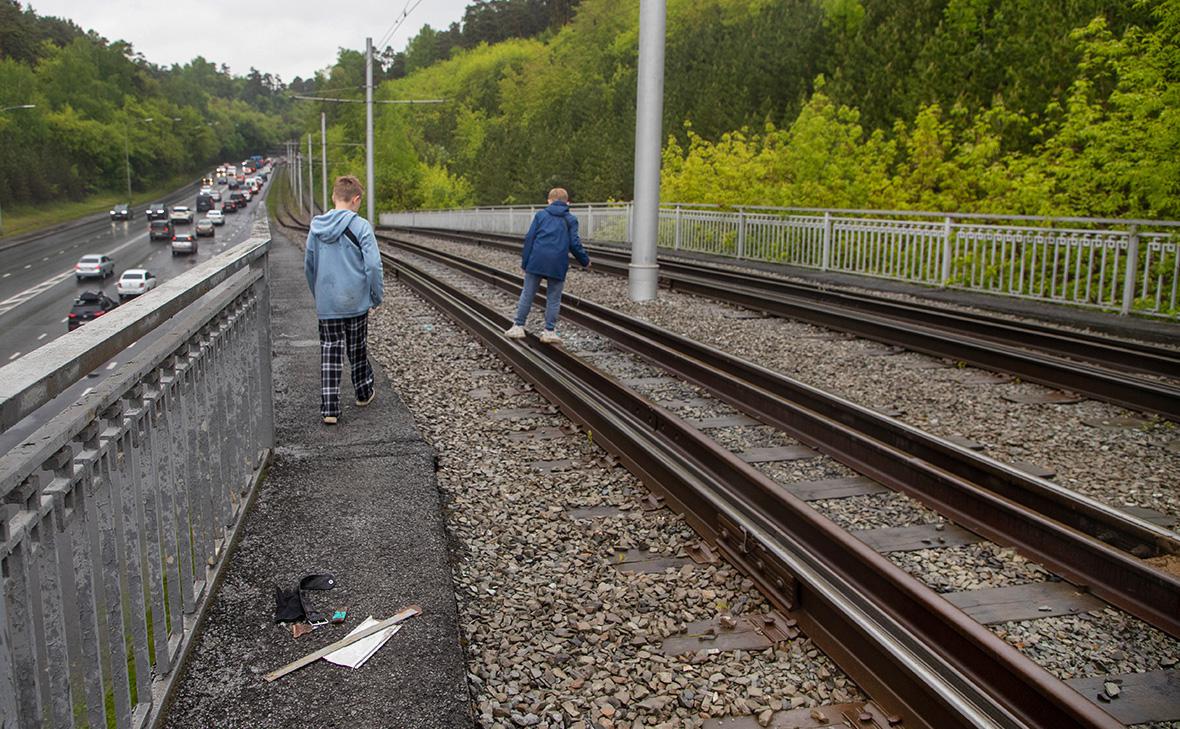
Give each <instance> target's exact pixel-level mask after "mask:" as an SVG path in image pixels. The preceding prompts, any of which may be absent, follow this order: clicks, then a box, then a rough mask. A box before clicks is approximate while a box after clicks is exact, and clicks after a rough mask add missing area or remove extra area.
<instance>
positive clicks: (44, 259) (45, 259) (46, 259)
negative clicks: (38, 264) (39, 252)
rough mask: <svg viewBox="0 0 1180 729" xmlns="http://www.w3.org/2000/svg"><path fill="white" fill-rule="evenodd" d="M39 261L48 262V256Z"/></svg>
mask: <svg viewBox="0 0 1180 729" xmlns="http://www.w3.org/2000/svg"><path fill="white" fill-rule="evenodd" d="M41 260H42V261H48V260H49V256H45V257H44V258H42V259H41Z"/></svg>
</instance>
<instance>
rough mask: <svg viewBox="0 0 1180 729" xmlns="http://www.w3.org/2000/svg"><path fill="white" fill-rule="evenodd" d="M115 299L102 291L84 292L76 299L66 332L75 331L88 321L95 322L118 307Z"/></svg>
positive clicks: (67, 321)
mask: <svg viewBox="0 0 1180 729" xmlns="http://www.w3.org/2000/svg"><path fill="white" fill-rule="evenodd" d="M118 305H119V304H117V303H116V302H115V300H114V299H112V298H111V297H109V296H107V295H106V294H104V293H103V292H101V291H83V292H82V293H80V294H78V298H76V299H74V305H73V306H71V307H70V313H69V315H68V316H67V317H66V331H70V332H72V331H74V330H75V329H77V328H78V327H80V326H82V325H83V324H85V323H86V322H88V321H93V320H95V319H97V318H98V317H100V316H103V315H104V314H106V313H108V312H110V311H111V310H112V309H114V308H115V307H116V306H118Z"/></svg>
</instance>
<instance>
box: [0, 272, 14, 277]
mask: <svg viewBox="0 0 1180 729" xmlns="http://www.w3.org/2000/svg"><path fill="white" fill-rule="evenodd" d="M11 275H12V274H11V273H6V274H4V275H3V276H0V278H8V277H9V276H11Z"/></svg>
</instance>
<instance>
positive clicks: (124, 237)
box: [0, 183, 269, 453]
mask: <svg viewBox="0 0 1180 729" xmlns="http://www.w3.org/2000/svg"><path fill="white" fill-rule="evenodd" d="M268 190H269V183H268V184H267V185H266V186H265V187H264V188H263V194H262V195H257V196H255V197H254V199H253V200H252V201H251V202H250V203H249V204H248V205H247V206H246V208H245V209H244V210H238V211H237V212H235V213H230V214H227V215H226V216H225V219H226V223H225V225H223V226H219V227H216V228H215V231H216V232H215V233H214V235H213V237H212V238H209V237H206V238H199V239H198V240H199V246H198V252H197V254H196V255H182V256H173V255H172V249H171V246H170V245H169V244H168V243H167V242H165V241H151V240H149V239H148V232H147V226H148V221H147V218H146V217H144V215H143V212H142V208H143V207H144V206H139V209H138V210H136V217H135V218H134V219H132V220H130V221H119V222H112V221H99V222H98V223H95V224H93V225H85V226H82V227H80V228H75V229H72V230H68V231H62V232H60V233H56V234H51V235H49V236H47V237H46V238H44V239H41V240H35V241H30V242H28V243H26V244H24V245H21V246H17V247H15V248H13V249H10V250H7V251H0V366H3V365H6V364H8V363H9V362H12V361H14V360H16V359H17V358H18V357H21V356H24V355H26V354H28V353H29V352H32V351H35V350H36V349H37V348H39V347H41V346H44V345H45V344H47V343H48V342H51V341H53V340H54V339H56V338H58V337H61V336H65V335H66V334H67V327H66V324H67V321H68V318H67V315H68V314H69V311H70V308H71V306H72V305H73V302H74V299H75V298H77V296H78V294H79V293H81V292H82V291H95V290H100V289H101V290H103V291H105V292H106V294H107V295H108V296H110V297H111V298H112V299H114V300H116V301H118V294H117V293H116V291H115V282H116V281H118V279H119V276H120V275H121V274H122V273H123V271H125V270H127V269H129V268H146V269H147V270H149V271H151V272H152V273H154V274H155V275H156V277H157V279H158V280H159V283H160V284H163V283H164V282H165V281H168V280H169V279H171V278H173V277H175V276H177V275H179V274H181V273H183V272H185V271H187V270H188V269H189V268H191V267H192V266H194V265H196V264H197V263H199V262H201V261H205V260H208V259H209V258H212V257H213V256H215V255H218V254H220V253H222V252H224V251H225V250H227V249H228V248H230V247H232V246H234V245H237V244H239V243H242V242H243V241H245V240H246V239H247V238H249V237H250V231H251V227H252V226H253V223H254V219H255V216H256V215H257V210H258V207H259V206H258V201H259V200H261V199H264V198H265V193H266V192H267V191H268ZM196 191H197V186H196V185H193V186H192V187H191V188H186V189H185V190H184V191H182V192H180V193H177V194H174V195H172V196H170V197H168V198H166V199H165V200H164V202H166V203H167V204H168V205H169V206H171V205H188V206H189V207H191V208H193V209H194V210H195V207H196ZM222 194H223V197H228V191H227V190H225V189H224V188H222ZM152 202H157V201H152ZM196 217H197V218H200V217H202V216H201V215H197V216H196ZM191 227H192V226H186V225H178V226H177V228H178V229H180V230H184V229H186V228H191ZM92 253H93V254H106V255H107V256H109V257H110V258H111V259H112V260H113V261H114V262H115V275H113V276H111V277H109V278H107V279H106V280H100V279H86V280H84V281H76V280H75V278H74V273H73V267H74V264H75V263H77V261H78V259H79V258H80V257H82V256H83V255H87V254H92ZM166 329H167V325H164V326H161V327H159V328H158V329H156V330H155V331H154V332H152V333H151V334H150V335H148V336H147V337H145V338H144V339H142V340H140V341H139V342H136V343H135V344H133V345H132V348H134V347H135V346H137V345H138V346H143V345H144V344H146V343H148V342H150V341H152V340H154V339H155V338H156V337H158V336H160V335H161V334H163V332H164V331H165V330H166ZM132 351H133V350H132ZM128 356H129V353H127V352H125V353H124V354H122V355H121V356H120V357H117V358H115V359H112V360H110V361H109V362H106V363H104V364H103V365H102V366H100V367H99V368H97V369H96V370H94V371H93V372H91V373H89V374H88V375H87V376H86V377H85V378H83V379H82V380H81V381H79V382H78V383H76V384H75V385H74V386H73V387H71V388H70V389H68V390H67V391H66V392H64V393H62V394H61V395H59V396H58V397H57V398H55V399H54V400H53V401H52V402H50V403H47V404H46V405H45V406H43V407H42V408H40V409H39V410H37V411H36V412H35V413H33V414H31V415H30V416H28V417H27V418H25V419H24V420H22V421H21V422H20V423H17V424H16V425H15V426H13V427H12V428H9V429H8V430H6V431H4V432H3V433H0V453H5V452H7V451H8V450H9V449H11V448H12V447H13V446H15V445H17V444H18V443H20V441H21V439H22V438H24V437H26V436H27V435H28V434H29V433H32V432H33V431H34V430H35V429H36V428H38V427H40V426H41V425H43V424H44V423H45V422H47V421H48V420H49V419H50V418H51V417H53V416H54V415H56V414H57V413H59V412H61V410H62V409H63V408H64V407H65V406H66V405H68V404H69V403H71V402H74V401H75V400H77V399H78V398H80V397H84V396H85V395H86V394H87V393H88V392H89V391H90V390H91V389H93V388H94V387H95V386H96V385H97V384H98V383H99V382H101V381H102V379H103V378H104V377H105V376H106V375H108V374H110V373H111V372H113V371H114V370H115V369H117V368H118V366H119V363H120V360H121V359H126V358H127V357H128Z"/></svg>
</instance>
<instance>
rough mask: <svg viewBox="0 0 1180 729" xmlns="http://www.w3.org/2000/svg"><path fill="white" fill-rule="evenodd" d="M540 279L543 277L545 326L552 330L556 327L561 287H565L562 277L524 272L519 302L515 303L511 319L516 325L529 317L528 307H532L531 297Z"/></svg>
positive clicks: (535, 291) (533, 295)
mask: <svg viewBox="0 0 1180 729" xmlns="http://www.w3.org/2000/svg"><path fill="white" fill-rule="evenodd" d="M541 279H545V328H546V329H548V330H549V331H553V330H554V329H556V328H557V312H559V311H561V289H562V288H564V287H565V280H564V279H561V280H559V279H555V278H547V277H545V276H538V275H537V274H535V273H526V274H525V275H524V288H523V289H521V291H520V302H519V303H518V304H517V305H516V319H514V320H513V321H514V323H515V324H516V326H518V327H522V326H524V323H525V321H527V320H528V318H529V309H530V308H532V305H533V298H534V297H535V296H536V295H537V289H538V288H539V287H540V286H541Z"/></svg>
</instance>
